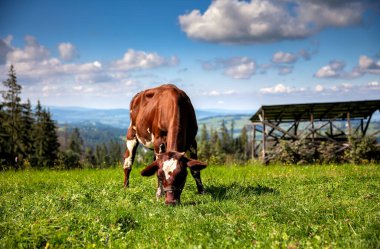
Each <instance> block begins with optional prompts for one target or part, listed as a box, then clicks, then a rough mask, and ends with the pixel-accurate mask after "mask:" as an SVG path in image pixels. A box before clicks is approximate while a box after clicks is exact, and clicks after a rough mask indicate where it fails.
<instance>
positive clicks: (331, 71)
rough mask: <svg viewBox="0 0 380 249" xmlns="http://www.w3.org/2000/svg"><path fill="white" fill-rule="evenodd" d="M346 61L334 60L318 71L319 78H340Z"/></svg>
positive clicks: (316, 74)
mask: <svg viewBox="0 0 380 249" xmlns="http://www.w3.org/2000/svg"><path fill="white" fill-rule="evenodd" d="M345 66H346V63H345V62H344V61H338V60H332V61H330V62H329V64H328V65H326V66H323V67H321V68H320V69H319V70H318V71H317V72H316V73H315V77H317V78H339V77H342V76H343V74H344V71H343V69H344V68H345Z"/></svg>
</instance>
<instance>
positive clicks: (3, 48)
mask: <svg viewBox="0 0 380 249" xmlns="http://www.w3.org/2000/svg"><path fill="white" fill-rule="evenodd" d="M12 39H13V36H11V35H8V36H7V37H6V38H4V39H0V65H2V64H5V63H6V62H7V54H8V53H9V52H11V51H12V50H13V48H12V46H11V42H12Z"/></svg>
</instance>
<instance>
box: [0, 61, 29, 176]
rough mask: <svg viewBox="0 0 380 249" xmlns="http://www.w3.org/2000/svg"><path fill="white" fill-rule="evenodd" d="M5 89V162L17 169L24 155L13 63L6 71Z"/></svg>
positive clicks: (19, 89) (18, 99)
mask: <svg viewBox="0 0 380 249" xmlns="http://www.w3.org/2000/svg"><path fill="white" fill-rule="evenodd" d="M3 85H4V87H5V88H6V90H4V91H3V92H2V96H3V108H4V113H3V114H4V117H5V118H4V122H3V128H4V130H5V132H6V134H7V135H8V136H9V152H8V153H9V158H6V161H7V164H10V165H11V166H12V167H14V168H16V169H18V168H19V167H20V163H19V162H20V161H21V159H22V158H23V156H24V155H25V152H24V151H23V144H22V138H21V129H22V121H21V111H22V107H21V104H20V102H21V98H20V97H19V95H20V94H21V89H22V87H21V85H19V84H17V77H16V72H15V70H14V67H13V65H11V66H10V68H9V71H8V79H7V80H5V81H4V82H3Z"/></svg>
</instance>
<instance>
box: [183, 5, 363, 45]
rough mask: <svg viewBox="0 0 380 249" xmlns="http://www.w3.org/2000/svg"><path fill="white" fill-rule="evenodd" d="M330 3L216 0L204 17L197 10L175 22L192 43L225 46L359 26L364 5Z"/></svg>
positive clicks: (307, 35) (303, 36)
mask: <svg viewBox="0 0 380 249" xmlns="http://www.w3.org/2000/svg"><path fill="white" fill-rule="evenodd" d="M329 2H330V1H316V0H309V1H307V0H306V1H300V0H288V1H275V0H251V1H239V0H215V1H212V3H211V4H210V6H209V7H208V9H207V10H206V11H205V12H204V13H201V11H199V10H197V9H196V10H192V11H190V12H189V13H187V14H184V15H181V16H179V17H178V19H179V23H180V25H181V28H182V30H183V31H184V32H185V33H186V35H187V36H188V37H190V38H191V39H196V40H202V41H206V42H214V43H227V44H254V43H268V42H276V41H281V40H288V39H303V38H306V37H309V36H311V35H313V34H315V33H318V32H319V31H321V30H323V29H325V28H328V27H345V26H351V25H357V24H360V23H361V22H362V19H363V13H364V10H365V4H364V3H363V2H365V1H359V0H355V1H345V2H339V1H333V2H335V4H330V3H329ZM337 2H339V4H338V3H337Z"/></svg>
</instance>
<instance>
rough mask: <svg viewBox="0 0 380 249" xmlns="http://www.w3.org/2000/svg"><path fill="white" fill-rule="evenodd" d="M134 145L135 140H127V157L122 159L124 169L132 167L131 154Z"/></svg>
mask: <svg viewBox="0 0 380 249" xmlns="http://www.w3.org/2000/svg"><path fill="white" fill-rule="evenodd" d="M136 144H137V140H136V139H132V140H127V150H128V152H129V155H128V157H126V158H125V159H124V165H123V168H124V169H130V168H131V167H132V157H133V155H132V153H133V148H134V147H135V146H136Z"/></svg>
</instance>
